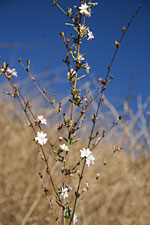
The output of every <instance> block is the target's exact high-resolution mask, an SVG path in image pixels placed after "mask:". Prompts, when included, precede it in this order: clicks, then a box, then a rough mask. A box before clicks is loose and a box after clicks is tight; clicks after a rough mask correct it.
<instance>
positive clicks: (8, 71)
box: [6, 67, 17, 77]
mask: <svg viewBox="0 0 150 225" xmlns="http://www.w3.org/2000/svg"><path fill="white" fill-rule="evenodd" d="M6 72H7V73H8V75H13V76H15V77H17V72H16V69H10V68H9V67H7V70H6Z"/></svg>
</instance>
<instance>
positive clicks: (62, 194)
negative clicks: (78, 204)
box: [61, 187, 68, 199]
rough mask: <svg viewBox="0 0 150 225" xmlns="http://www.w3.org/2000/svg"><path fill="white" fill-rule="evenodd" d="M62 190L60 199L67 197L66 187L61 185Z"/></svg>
mask: <svg viewBox="0 0 150 225" xmlns="http://www.w3.org/2000/svg"><path fill="white" fill-rule="evenodd" d="M61 191H62V192H61V197H62V199H65V198H67V197H68V188H63V187H62V190H61Z"/></svg>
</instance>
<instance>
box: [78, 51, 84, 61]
mask: <svg viewBox="0 0 150 225" xmlns="http://www.w3.org/2000/svg"><path fill="white" fill-rule="evenodd" d="M77 59H78V61H79V62H81V60H84V57H83V55H81V54H80V53H79V55H78V58H77Z"/></svg>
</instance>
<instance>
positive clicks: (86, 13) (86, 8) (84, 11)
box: [79, 3, 91, 17]
mask: <svg viewBox="0 0 150 225" xmlns="http://www.w3.org/2000/svg"><path fill="white" fill-rule="evenodd" d="M79 9H80V13H81V14H83V15H84V16H89V17H90V16H91V9H90V7H89V6H88V5H87V4H86V3H84V4H81V6H80V7H79Z"/></svg>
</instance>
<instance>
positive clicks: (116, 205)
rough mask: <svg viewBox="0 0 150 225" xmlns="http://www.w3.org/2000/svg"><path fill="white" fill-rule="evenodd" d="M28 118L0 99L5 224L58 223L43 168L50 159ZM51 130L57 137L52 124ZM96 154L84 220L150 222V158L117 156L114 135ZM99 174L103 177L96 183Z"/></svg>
mask: <svg viewBox="0 0 150 225" xmlns="http://www.w3.org/2000/svg"><path fill="white" fill-rule="evenodd" d="M10 112H14V113H10ZM24 121H25V119H24V118H21V116H20V115H19V113H17V112H16V109H15V106H14V104H12V103H9V102H3V101H1V102H0V128H1V129H0V130H1V132H0V225H26V224H28V225H46V224H51V225H53V224H54V222H53V220H52V216H51V214H50V210H49V205H48V202H47V200H46V197H45V195H44V193H43V191H42V185H41V183H40V180H39V176H38V172H41V171H42V173H43V174H44V163H43V162H42V161H41V159H40V158H39V154H37V146H36V145H35V144H34V143H32V139H33V138H34V137H33V134H32V131H31V130H30V129H29V128H28V127H27V126H26V125H25V123H24ZM122 126H123V123H122ZM124 129H125V127H124ZM115 132H117V131H116V130H115ZM49 134H50V138H53V140H54V132H53V129H52V128H51V130H49ZM123 134H124V135H123ZM126 136H128V134H127V133H125V132H124V133H121V134H120V133H115V134H114V137H116V138H117V137H119V139H120V140H119V141H120V143H121V142H125V141H126V139H125V137H126ZM123 138H124V140H123ZM133 141H134V140H133ZM127 144H128V143H127ZM79 149H80V148H79ZM145 150H146V149H145ZM94 155H95V156H96V159H97V160H96V163H95V164H94V166H93V167H92V168H90V170H88V171H89V172H88V178H87V179H88V182H89V190H88V191H87V192H85V193H84V194H83V196H82V199H81V200H79V202H78V207H77V208H78V211H77V213H78V215H79V219H80V222H79V223H78V224H82V225H87V224H88V225H90V224H92V225H99V224H102V225H110V224H111V225H149V224H150V210H149V206H150V179H149V176H150V158H149V156H148V155H145V156H143V155H141V156H139V157H135V156H133V155H132V154H131V153H125V152H123V151H122V152H116V153H115V154H114V153H113V151H112V144H111V143H110V142H109V139H108V138H107V139H106V140H105V141H103V142H102V143H101V144H100V145H99V147H98V148H97V149H96V150H95V154H94ZM75 158H78V148H77V149H76V151H75V150H74V159H75ZM104 159H105V160H106V162H107V163H106V165H104V163H103V161H104ZM50 163H51V164H52V163H53V165H52V174H53V176H54V177H56V179H55V180H57V182H59V176H58V170H57V166H56V164H55V163H54V161H50ZM98 172H99V173H100V178H99V179H98V180H97V181H96V180H95V174H96V173H98ZM85 173H86V171H85ZM57 178H58V179H57ZM71 182H72V183H74V182H75V181H74V180H73V181H71ZM82 188H84V182H83V186H82ZM49 189H50V187H49ZM50 192H51V189H50Z"/></svg>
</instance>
